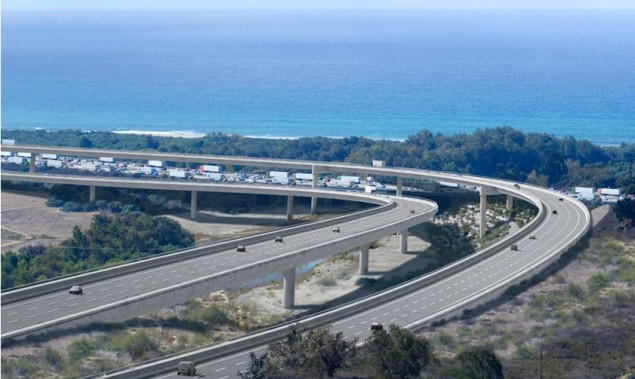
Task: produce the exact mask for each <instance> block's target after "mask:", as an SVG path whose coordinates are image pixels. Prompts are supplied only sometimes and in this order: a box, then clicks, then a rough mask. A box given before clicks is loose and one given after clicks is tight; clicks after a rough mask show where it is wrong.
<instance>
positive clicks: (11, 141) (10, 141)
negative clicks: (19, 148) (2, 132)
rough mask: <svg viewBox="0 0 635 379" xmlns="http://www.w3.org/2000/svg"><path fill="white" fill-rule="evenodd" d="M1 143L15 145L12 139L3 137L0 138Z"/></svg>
mask: <svg viewBox="0 0 635 379" xmlns="http://www.w3.org/2000/svg"><path fill="white" fill-rule="evenodd" d="M2 144H3V145H15V140H14V139H3V140H2Z"/></svg>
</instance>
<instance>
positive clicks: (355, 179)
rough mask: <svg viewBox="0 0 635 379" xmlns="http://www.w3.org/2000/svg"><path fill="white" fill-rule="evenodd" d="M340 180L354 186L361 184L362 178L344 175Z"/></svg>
mask: <svg viewBox="0 0 635 379" xmlns="http://www.w3.org/2000/svg"><path fill="white" fill-rule="evenodd" d="M340 180H342V181H345V182H351V183H353V184H359V182H360V180H361V178H360V177H359V176H350V175H342V176H340Z"/></svg>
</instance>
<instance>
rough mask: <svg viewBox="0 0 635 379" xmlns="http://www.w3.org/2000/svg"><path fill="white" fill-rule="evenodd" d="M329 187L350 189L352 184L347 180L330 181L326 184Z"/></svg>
mask: <svg viewBox="0 0 635 379" xmlns="http://www.w3.org/2000/svg"><path fill="white" fill-rule="evenodd" d="M328 186H329V187H352V186H353V183H351V182H350V181H348V180H341V179H331V181H330V182H329V183H328Z"/></svg>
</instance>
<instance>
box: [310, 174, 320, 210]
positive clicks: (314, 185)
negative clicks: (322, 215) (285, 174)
mask: <svg viewBox="0 0 635 379" xmlns="http://www.w3.org/2000/svg"><path fill="white" fill-rule="evenodd" d="M311 174H312V175H313V182H312V183H311V186H312V188H314V189H315V188H318V172H317V170H316V169H315V166H313V167H312V168H311ZM317 202H318V198H317V196H315V195H312V196H311V214H312V215H314V214H316V213H317Z"/></svg>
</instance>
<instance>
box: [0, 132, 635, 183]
mask: <svg viewBox="0 0 635 379" xmlns="http://www.w3.org/2000/svg"><path fill="white" fill-rule="evenodd" d="M3 138H11V139H15V140H16V141H17V142H18V143H20V144H33V145H49V146H73V147H85V148H93V147H94V148H103V149H122V150H147V151H155V152H157V151H158V152H170V153H191V154H210V155H236V156H250V157H264V158H282V159H303V160H316V161H333V162H350V163H357V164H370V163H371V161H372V160H383V161H385V162H386V164H387V165H388V166H401V167H411V168H421V169H431V170H443V171H453V172H460V173H466V174H473V175H483V176H490V177H498V178H504V179H509V180H515V181H527V182H531V183H534V184H539V185H544V186H559V187H564V188H566V187H569V186H573V185H578V186H594V187H617V188H623V189H625V190H626V192H628V193H635V186H633V183H632V163H633V160H635V144H622V145H620V146H614V147H601V146H598V145H594V144H593V143H591V142H589V141H587V140H577V139H575V138H573V137H571V136H567V137H564V138H557V137H555V136H553V135H550V134H546V133H523V132H521V131H519V130H516V129H513V128H511V127H497V128H488V129H478V130H476V131H475V132H474V133H472V134H454V135H450V136H448V135H443V134H434V133H432V132H431V131H430V130H426V129H424V130H421V131H419V132H418V133H416V134H413V135H411V136H409V137H408V138H407V139H406V140H405V141H388V140H372V139H369V138H365V137H346V138H326V137H304V138H298V139H293V140H287V139H261V138H247V137H242V136H238V135H226V134H219V133H211V134H208V135H206V136H204V137H201V138H172V137H155V136H142V135H121V134H116V133H111V132H103V131H97V132H82V131H79V130H60V131H44V130H4V131H3Z"/></svg>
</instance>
